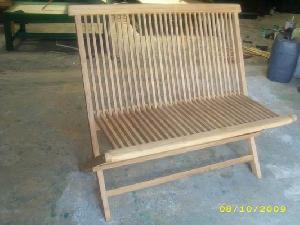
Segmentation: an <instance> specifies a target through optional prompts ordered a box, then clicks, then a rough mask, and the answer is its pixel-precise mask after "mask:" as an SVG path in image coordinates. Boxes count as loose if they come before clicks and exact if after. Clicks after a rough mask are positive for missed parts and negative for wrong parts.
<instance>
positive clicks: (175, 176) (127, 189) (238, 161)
mask: <svg viewBox="0 0 300 225" xmlns="http://www.w3.org/2000/svg"><path fill="white" fill-rule="evenodd" d="M252 160H253V155H246V156H242V157H239V158H235V159H230V160H226V161H223V162H219V163H215V164H211V165H207V166H203V167H199V168H196V169H192V170H188V171H184V172H180V173H175V174H172V175H168V176H164V177H159V178H155V179H152V180H149V181H144V182H140V183H136V184H132V185H128V186H124V187H119V188H116V189H112V190H108V191H107V192H106V194H107V196H108V197H111V196H115V195H120V194H123V193H127V192H131V191H137V190H140V189H144V188H148V187H153V186H156V185H160V184H163V183H167V182H170V181H174V180H178V179H180V178H184V177H188V176H192V175H195V174H199V173H205V172H209V171H213V170H217V169H221V168H226V167H230V166H233V165H237V164H242V163H247V162H250V161H252Z"/></svg>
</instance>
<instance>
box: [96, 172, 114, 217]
mask: <svg viewBox="0 0 300 225" xmlns="http://www.w3.org/2000/svg"><path fill="white" fill-rule="evenodd" d="M97 176H98V181H99V187H100V195H101V201H102V207H103V213H104V217H105V220H106V221H110V219H111V215H110V209H109V204H108V198H107V195H106V189H105V180H104V174H103V170H99V171H97Z"/></svg>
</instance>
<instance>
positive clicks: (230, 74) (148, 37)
mask: <svg viewBox="0 0 300 225" xmlns="http://www.w3.org/2000/svg"><path fill="white" fill-rule="evenodd" d="M239 12H240V6H239V5H235V4H181V5H148V4H140V5H132V4H128V5H127V4H126V5H123V4H122V5H89V6H88V5H87V6H71V7H70V8H69V14H70V15H75V21H76V28H77V35H78V45H79V52H80V56H81V64H82V73H83V78H84V86H85V93H86V96H87V100H88V101H90V102H91V108H92V110H93V112H94V113H101V112H106V111H108V112H119V111H122V110H124V109H132V108H145V107H148V106H150V107H157V106H160V105H165V104H174V103H176V102H179V101H192V100H194V99H199V98H215V97H219V96H228V95H233V94H246V85H245V74H244V62H243V56H242V47H241V40H240V30H239V21H238V13H239Z"/></svg>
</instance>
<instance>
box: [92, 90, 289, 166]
mask: <svg viewBox="0 0 300 225" xmlns="http://www.w3.org/2000/svg"><path fill="white" fill-rule="evenodd" d="M96 121H97V123H98V125H99V126H100V127H101V129H102V130H103V131H104V133H105V135H106V137H107V138H108V139H109V141H110V143H111V145H112V147H113V149H112V150H109V151H108V152H106V154H105V159H106V161H107V162H116V161H121V160H128V159H132V158H136V157H141V156H146V155H151V154H157V153H161V152H164V151H170V150H176V149H179V148H184V147H188V146H195V145H200V144H205V143H207V142H211V141H218V140H222V139H224V138H231V137H234V136H239V135H244V134H248V133H253V132H259V131H261V130H263V129H266V128H272V127H277V126H281V125H284V124H287V123H291V122H292V121H294V118H293V116H279V115H277V114H276V113H274V112H272V111H270V110H269V109H267V108H265V107H264V106H262V105H261V104H259V103H257V102H256V101H254V100H252V99H250V98H249V97H247V96H245V95H233V96H228V97H218V98H215V99H209V100H195V101H191V102H188V103H186V102H182V103H178V104H175V105H169V106H160V107H157V108H150V107H148V108H144V109H140V110H128V111H124V112H122V113H118V114H116V113H112V114H110V113H106V114H101V115H99V116H98V117H97V118H96Z"/></svg>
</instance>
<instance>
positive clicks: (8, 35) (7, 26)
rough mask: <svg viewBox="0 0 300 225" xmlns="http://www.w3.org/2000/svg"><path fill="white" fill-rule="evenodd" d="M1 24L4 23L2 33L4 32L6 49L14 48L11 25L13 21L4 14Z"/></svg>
mask: <svg viewBox="0 0 300 225" xmlns="http://www.w3.org/2000/svg"><path fill="white" fill-rule="evenodd" d="M3 20H4V21H3V24H4V34H5V48H6V50H7V51H11V50H14V44H13V31H12V26H13V23H12V22H11V21H10V20H9V19H8V18H6V16H4V19H3Z"/></svg>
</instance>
